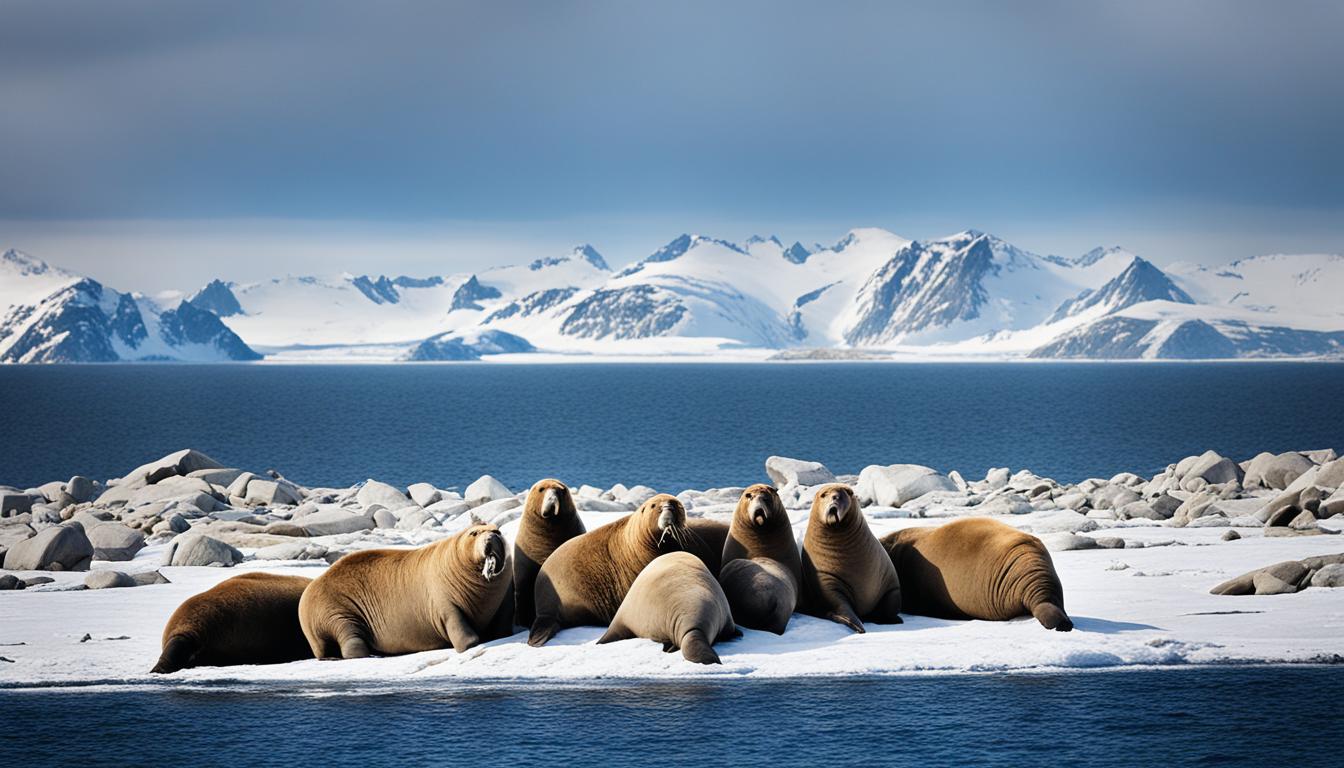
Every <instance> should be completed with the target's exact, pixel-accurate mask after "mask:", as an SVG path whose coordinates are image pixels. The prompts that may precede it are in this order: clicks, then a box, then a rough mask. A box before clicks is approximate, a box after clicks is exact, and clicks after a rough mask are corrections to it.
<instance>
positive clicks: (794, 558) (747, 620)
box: [719, 483, 803, 635]
mask: <svg viewBox="0 0 1344 768" xmlns="http://www.w3.org/2000/svg"><path fill="white" fill-rule="evenodd" d="M802 579H803V560H802V556H801V555H799V554H798V542H797V540H795V539H794V538H793V525H792V524H791V523H790V522H789V513H788V512H786V511H784V503H783V502H781V501H780V500H779V493H778V492H777V491H776V490H775V489H774V488H772V487H771V486H768V485H765V484H764V483H758V484H756V485H753V486H751V487H750V488H748V489H746V490H745V491H743V492H742V498H740V499H738V502H737V509H735V510H734V511H733V522H732V525H731V526H730V527H729V531H728V538H727V541H725V542H724V546H723V568H722V569H721V570H720V571H719V584H721V585H723V591H724V594H726V595H727V596H728V605H729V606H731V607H732V609H733V617H734V618H735V619H736V620H737V623H738V625H739V626H743V627H749V628H751V629H764V630H766V631H769V632H774V633H775V634H777V635H782V634H784V628H785V627H787V626H788V624H789V618H790V617H792V616H793V612H794V610H796V609H797V608H798V593H799V589H800V585H801V584H802Z"/></svg>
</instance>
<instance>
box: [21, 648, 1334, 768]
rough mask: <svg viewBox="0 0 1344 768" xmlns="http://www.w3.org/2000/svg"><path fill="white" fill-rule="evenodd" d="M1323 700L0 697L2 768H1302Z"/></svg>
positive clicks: (475, 691) (523, 692) (839, 688)
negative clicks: (860, 767)
mask: <svg viewBox="0 0 1344 768" xmlns="http://www.w3.org/2000/svg"><path fill="white" fill-rule="evenodd" d="M1340 690H1344V667H1339V666H1335V667H1222V668H1204V669H1190V670H1164V671H1151V670H1149V671H1125V672H1106V673H1098V672H1088V673H1070V674H1033V675H972V676H956V677H895V678H876V679H856V680H818V679H805V680H793V681H787V682H760V681H751V682H749V681H733V680H729V681H719V682H696V683H686V684H677V683H663V682H656V683H655V682H646V683H641V684H638V685H620V684H617V685H604V686H599V687H583V688H566V687H560V688H549V687H534V688H522V687H515V686H492V687H470V688H463V687H456V686H452V685H445V686H444V687H443V688H442V689H431V690H405V691H390V692H382V693H376V694H366V693H361V692H360V691H359V690H358V688H353V689H350V690H341V691H321V692H317V691H303V690H299V691H286V690H262V691H249V692H243V691H236V690H210V689H199V688H198V689H191V690H182V691H169V692H164V691H162V690H154V691H144V692H141V691H125V690H122V691H117V692H111V693H95V692H87V691H60V690H57V691H44V692H24V691H13V690H9V691H6V690H4V689H0V712H4V713H5V714H6V718H5V720H6V723H5V726H4V728H3V729H0V764H2V765H9V766H23V767H24V768H45V766H70V765H100V766H153V765H201V766H205V765H236V766H284V767H285V768H290V767H291V766H298V765H331V766H358V768H391V767H393V766H422V765H463V766H491V767H493V766H530V765H546V766H570V765H585V766H586V765H594V766H640V765H657V766H715V767H718V766H755V765H769V766H772V767H774V768H779V767H781V766H795V765H796V766H809V768H810V767H812V766H831V765H836V766H839V765H844V766H849V765H911V766H920V767H921V768H937V767H939V766H967V765H984V766H1026V765H1042V766H1070V767H1071V768H1085V767H1088V766H1153V765H1164V766H1186V765H1209V766H1252V767H1255V768H1260V767H1262V766H1293V767H1294V768H1313V767H1314V766H1338V765H1339V764H1340V763H1339V760H1340V755H1341V754H1344V730H1342V729H1340V728H1338V727H1336V726H1335V724H1334V723H1333V722H1332V718H1333V717H1334V714H1333V711H1332V710H1331V708H1330V706H1329V702H1330V701H1331V700H1332V696H1333V695H1334V694H1335V693H1337V692H1338V691H1340ZM332 694H335V695H332ZM1317 705H1319V706H1317Z"/></svg>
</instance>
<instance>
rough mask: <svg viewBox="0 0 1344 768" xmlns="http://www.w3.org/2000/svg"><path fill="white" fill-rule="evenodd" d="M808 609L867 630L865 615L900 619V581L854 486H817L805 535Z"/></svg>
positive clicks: (892, 620)
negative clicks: (870, 527)
mask: <svg viewBox="0 0 1344 768" xmlns="http://www.w3.org/2000/svg"><path fill="white" fill-rule="evenodd" d="M801 607H802V608H803V612H804V613H808V614H811V615H813V616H818V617H820V618H823V619H830V620H831V621H834V622H838V623H840V624H844V625H845V626H847V627H849V628H850V629H852V630H854V631H855V632H863V631H864V629H863V620H864V619H868V620H871V621H874V622H876V623H878V624H900V623H901V617H900V613H901V583H900V581H899V580H898V579H897V577H896V567H895V566H893V565H892V564H891V558H890V557H889V556H888V555H887V551H886V550H885V549H884V548H883V547H882V544H881V543H880V542H878V540H877V537H876V536H874V535H873V532H872V530H870V529H869V528H868V521H867V520H865V519H864V517H863V512H862V511H861V510H860V509H859V503H858V500H856V499H855V498H854V491H853V490H852V489H851V488H850V487H849V486H847V485H842V484H839V483H833V484H831V485H826V486H823V487H822V488H821V490H819V491H817V495H816V497H815V498H813V500H812V512H811V515H810V517H809V518H808V522H807V533H806V534H804V535H803V600H802V606H801Z"/></svg>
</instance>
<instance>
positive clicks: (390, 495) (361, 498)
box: [355, 479, 415, 512]
mask: <svg viewBox="0 0 1344 768" xmlns="http://www.w3.org/2000/svg"><path fill="white" fill-rule="evenodd" d="M355 500H356V501H358V502H359V505H360V506H361V507H369V506H372V505H374V504H381V505H383V507H385V508H387V509H389V510H392V511H394V512H395V511H396V510H398V509H402V508H405V507H409V506H411V505H413V504H414V503H415V502H413V501H411V500H410V498H408V497H407V496H406V494H404V493H402V492H401V491H400V490H398V489H397V488H395V487H393V486H391V485H388V484H387V483H384V482H380V481H378V480H373V479H370V480H365V481H364V485H361V486H360V487H359V491H358V492H357V493H356V494H355Z"/></svg>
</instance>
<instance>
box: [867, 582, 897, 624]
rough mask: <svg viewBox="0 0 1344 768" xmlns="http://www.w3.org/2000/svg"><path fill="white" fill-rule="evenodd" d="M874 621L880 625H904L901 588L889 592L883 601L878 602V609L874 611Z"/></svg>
mask: <svg viewBox="0 0 1344 768" xmlns="http://www.w3.org/2000/svg"><path fill="white" fill-rule="evenodd" d="M873 621H876V622H877V623H878V624H902V623H904V620H903V619H901V588H900V587H893V588H892V589H889V590H887V593H886V594H885V595H883V596H882V599H881V600H878V601H877V608H875V609H873Z"/></svg>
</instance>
